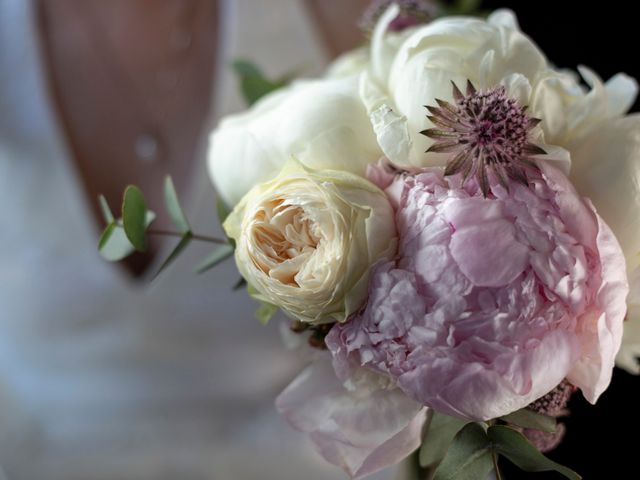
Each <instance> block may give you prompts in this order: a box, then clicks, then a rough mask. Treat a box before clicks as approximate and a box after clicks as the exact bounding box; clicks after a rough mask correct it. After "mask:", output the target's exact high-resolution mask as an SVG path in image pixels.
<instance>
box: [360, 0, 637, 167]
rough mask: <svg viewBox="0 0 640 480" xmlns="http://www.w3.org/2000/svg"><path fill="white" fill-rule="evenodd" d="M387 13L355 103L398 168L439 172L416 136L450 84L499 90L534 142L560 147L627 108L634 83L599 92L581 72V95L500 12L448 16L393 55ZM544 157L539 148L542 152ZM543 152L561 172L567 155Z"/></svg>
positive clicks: (593, 79) (440, 157)
mask: <svg viewBox="0 0 640 480" xmlns="http://www.w3.org/2000/svg"><path fill="white" fill-rule="evenodd" d="M396 14H397V13H396V9H395V8H394V7H392V8H390V9H389V10H388V11H387V12H386V13H385V15H383V17H382V18H381V19H380V22H379V23H378V25H377V26H376V30H375V31H374V35H373V38H372V46H371V66H370V68H369V69H368V71H367V72H365V73H364V74H363V75H362V81H361V96H362V99H363V102H364V103H365V104H366V106H367V111H368V112H369V116H370V119H371V123H372V126H373V128H374V130H375V132H376V136H377V138H378V142H379V144H380V146H381V148H382V150H383V151H384V153H385V155H386V156H387V157H389V159H391V160H392V161H393V162H394V163H396V164H399V165H417V166H427V165H444V164H445V163H446V161H447V159H448V158H449V157H448V156H447V155H446V154H439V153H425V151H426V150H427V149H428V148H429V147H430V146H431V145H432V143H433V140H431V139H429V138H427V137H425V136H424V135H420V134H419V132H420V131H422V130H424V129H427V128H432V127H433V126H434V125H433V124H431V122H429V120H428V119H427V118H426V114H427V112H426V110H425V108H424V106H425V105H435V100H436V99H442V100H446V101H450V102H452V101H453V92H452V86H451V82H452V81H453V82H455V83H456V84H457V85H458V86H459V87H460V88H464V86H465V85H466V83H467V80H470V81H471V82H472V83H473V84H474V85H475V86H476V87H477V88H480V89H485V88H491V87H496V86H498V85H502V86H504V87H505V88H506V91H507V94H508V95H509V96H510V97H513V98H516V99H518V101H519V102H520V104H521V105H528V106H529V110H528V112H529V113H530V114H531V116H533V117H537V118H541V119H542V123H541V125H540V127H538V128H537V129H536V130H534V133H535V135H536V136H537V138H536V139H535V140H536V142H537V143H543V144H544V143H547V144H553V145H556V146H560V147H563V148H565V149H566V148H567V146H568V145H569V143H570V142H573V141H576V140H577V139H578V138H581V137H583V136H584V135H585V133H586V132H587V131H588V130H589V129H590V128H591V127H592V126H593V125H594V124H595V123H598V122H601V121H603V120H606V119H610V118H614V117H616V116H620V115H622V114H623V113H624V112H625V111H626V110H627V109H628V108H629V106H630V105H631V104H632V103H633V100H634V98H635V95H636V91H637V85H636V82H635V81H634V80H633V79H631V78H629V77H627V76H626V75H622V74H619V75H617V76H615V77H614V78H613V79H612V80H610V81H609V82H607V84H606V85H603V84H602V82H601V81H600V79H599V78H598V77H597V76H596V75H595V74H593V73H592V72H590V71H589V70H588V69H586V68H582V69H581V73H582V75H583V76H584V78H585V80H586V81H587V83H589V84H590V86H591V87H592V88H591V90H590V91H586V90H585V89H584V88H583V87H581V86H580V84H579V81H578V78H577V76H576V75H574V74H571V73H566V72H559V71H556V70H554V69H552V68H551V66H550V65H549V62H548V61H547V59H546V58H545V56H544V55H543V54H542V52H540V50H539V49H538V48H537V47H536V45H535V44H534V43H533V42H532V41H531V40H530V39H529V38H528V37H527V36H526V35H524V34H523V33H522V32H520V30H519V28H518V24H517V21H516V19H515V16H514V15H513V13H512V12H509V11H506V10H500V11H497V12H496V13H494V14H493V15H491V16H490V17H489V19H488V20H487V21H484V20H480V19H475V18H465V17H449V18H444V19H441V20H437V21H434V22H432V23H430V24H428V25H426V26H423V27H420V28H417V29H413V30H412V34H411V35H410V36H409V37H408V38H406V40H404V42H403V43H402V45H401V46H400V47H399V48H397V47H396V46H395V45H394V43H395V42H396V37H394V36H393V35H391V34H389V33H386V28H387V25H388V22H390V21H391V20H392V19H393V18H395V15H396ZM545 150H547V148H545ZM548 150H549V151H551V152H553V154H554V156H555V157H556V158H557V159H558V160H561V161H562V162H563V163H564V165H561V166H562V167H563V169H564V170H565V171H566V172H568V169H569V161H570V160H569V155H568V154H567V153H566V152H562V151H560V150H559V149H558V148H553V147H549V148H548Z"/></svg>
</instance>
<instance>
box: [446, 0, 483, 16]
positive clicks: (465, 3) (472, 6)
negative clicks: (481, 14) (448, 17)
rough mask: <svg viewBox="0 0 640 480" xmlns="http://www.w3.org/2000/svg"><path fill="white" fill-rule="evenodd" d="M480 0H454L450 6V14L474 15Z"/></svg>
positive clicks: (478, 7) (480, 3) (478, 8)
mask: <svg viewBox="0 0 640 480" xmlns="http://www.w3.org/2000/svg"><path fill="white" fill-rule="evenodd" d="M480 5H482V0H456V1H455V2H454V4H453V5H452V6H451V10H450V14H453V15H474V14H476V13H477V12H478V11H480Z"/></svg>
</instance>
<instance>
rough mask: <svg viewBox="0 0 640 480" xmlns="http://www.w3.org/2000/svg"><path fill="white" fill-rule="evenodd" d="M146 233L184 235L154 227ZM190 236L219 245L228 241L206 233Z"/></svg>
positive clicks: (171, 235)
mask: <svg viewBox="0 0 640 480" xmlns="http://www.w3.org/2000/svg"><path fill="white" fill-rule="evenodd" d="M147 234H148V235H160V236H169V237H180V238H182V237H184V236H185V234H184V233H180V232H174V231H171V230H155V229H149V230H147ZM190 236H191V238H192V239H194V240H199V241H201V242H209V243H218V244H221V245H226V244H227V243H229V242H228V241H227V240H224V239H222V238H216V237H209V236H207V235H198V234H195V233H191V234H190Z"/></svg>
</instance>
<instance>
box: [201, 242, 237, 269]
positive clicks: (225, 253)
mask: <svg viewBox="0 0 640 480" xmlns="http://www.w3.org/2000/svg"><path fill="white" fill-rule="evenodd" d="M234 250H235V249H234V248H233V245H221V246H219V247H218V248H216V249H215V250H214V251H213V252H211V254H210V255H209V256H208V257H207V258H205V259H204V260H203V261H202V263H201V264H200V265H199V266H198V267H197V268H196V272H197V273H204V272H206V271H208V270H211V269H212V268H213V267H215V266H216V265H218V264H220V263H221V262H223V261H225V260H226V259H227V258H229V257H231V256H232V255H233V252H234Z"/></svg>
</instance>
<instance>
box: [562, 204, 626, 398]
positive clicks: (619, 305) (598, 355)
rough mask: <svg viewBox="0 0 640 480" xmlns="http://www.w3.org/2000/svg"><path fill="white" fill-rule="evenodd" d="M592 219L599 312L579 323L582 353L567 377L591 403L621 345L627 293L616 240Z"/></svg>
mask: <svg viewBox="0 0 640 480" xmlns="http://www.w3.org/2000/svg"><path fill="white" fill-rule="evenodd" d="M594 212H595V209H594ZM596 217H597V220H598V235H597V237H596V243H597V246H598V252H599V254H600V258H601V259H602V260H601V261H602V272H601V275H602V285H601V286H600V289H599V290H598V293H597V302H598V304H599V305H600V306H601V307H602V310H603V311H602V312H601V313H600V311H598V313H597V314H591V315H590V316H589V315H585V318H582V319H580V320H581V325H579V333H580V334H581V337H582V341H583V351H584V353H583V356H582V358H581V359H580V361H579V362H578V363H577V364H576V365H575V366H574V368H573V370H571V372H570V374H569V376H568V379H569V381H570V382H571V383H573V384H574V385H576V386H577V387H579V388H580V389H581V390H582V393H583V394H584V396H585V398H586V399H587V400H589V401H590V402H591V403H595V402H596V401H597V400H598V397H599V396H600V395H601V394H602V393H603V392H604V391H605V390H606V389H607V387H608V386H609V383H610V382H611V375H612V372H613V367H614V365H615V358H616V355H617V353H618V350H620V345H621V343H622V332H623V322H624V317H625V315H626V313H627V304H626V298H627V294H628V293H629V283H628V280H627V274H626V271H627V270H626V263H625V259H624V255H623V254H622V250H621V249H620V245H619V244H618V240H617V239H616V237H615V235H614V234H613V232H612V231H611V229H610V228H609V227H608V226H607V224H606V223H604V221H603V220H602V218H600V216H598V215H597V214H596Z"/></svg>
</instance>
